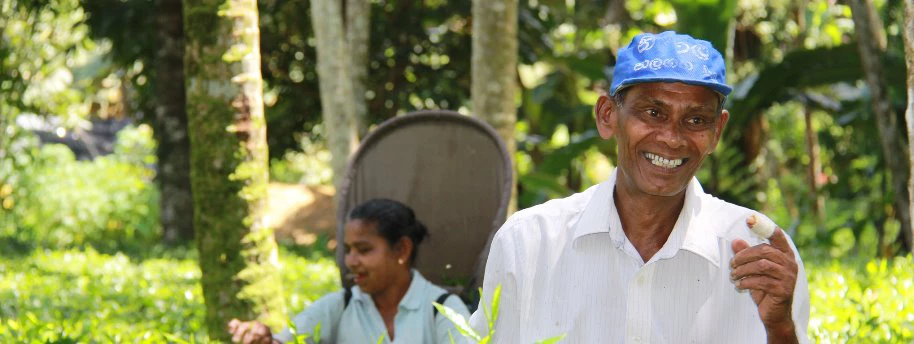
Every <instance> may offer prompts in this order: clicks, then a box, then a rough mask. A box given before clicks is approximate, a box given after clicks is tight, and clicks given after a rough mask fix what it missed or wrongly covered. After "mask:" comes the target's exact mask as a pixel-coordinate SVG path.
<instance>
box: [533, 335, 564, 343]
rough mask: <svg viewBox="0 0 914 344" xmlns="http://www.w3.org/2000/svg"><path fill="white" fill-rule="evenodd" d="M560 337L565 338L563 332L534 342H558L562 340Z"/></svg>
mask: <svg viewBox="0 0 914 344" xmlns="http://www.w3.org/2000/svg"><path fill="white" fill-rule="evenodd" d="M562 339H565V334H564V333H563V334H561V335H558V336H555V337H552V338H548V339H543V340H539V341H537V342H536V344H554V343H558V342H559V341H560V340H562Z"/></svg>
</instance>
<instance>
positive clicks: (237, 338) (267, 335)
mask: <svg viewBox="0 0 914 344" xmlns="http://www.w3.org/2000/svg"><path fill="white" fill-rule="evenodd" d="M228 331H229V333H231V334H232V343H243V344H274V343H277V344H278V343H279V341H278V340H275V339H273V334H272V333H271V332H270V328H269V327H267V325H264V324H262V323H260V322H258V321H241V320H238V319H232V320H231V321H229V323H228Z"/></svg>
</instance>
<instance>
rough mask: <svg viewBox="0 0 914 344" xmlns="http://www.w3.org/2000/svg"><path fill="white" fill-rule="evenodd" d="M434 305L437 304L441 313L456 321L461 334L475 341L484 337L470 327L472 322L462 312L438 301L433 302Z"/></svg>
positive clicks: (455, 325)
mask: <svg viewBox="0 0 914 344" xmlns="http://www.w3.org/2000/svg"><path fill="white" fill-rule="evenodd" d="M432 305H434V306H435V309H437V310H438V313H441V315H444V317H445V318H447V319H448V320H450V321H451V322H452V323H454V327H456V328H457V331H458V332H460V335H462V336H464V337H467V338H470V339H473V340H475V341H480V340H481V339H482V338H481V337H480V336H479V334H477V333H476V331H474V330H473V328H472V327H470V324H469V323H468V322H467V319H466V318H464V317H463V315H460V313H457V312H455V311H454V310H453V309H451V308H450V307H448V306H445V305H442V304H440V303H437V302H432Z"/></svg>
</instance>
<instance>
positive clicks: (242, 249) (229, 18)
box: [184, 0, 285, 341]
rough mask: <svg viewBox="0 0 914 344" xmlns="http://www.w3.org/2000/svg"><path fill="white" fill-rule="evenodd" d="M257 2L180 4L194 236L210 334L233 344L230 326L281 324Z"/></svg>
mask: <svg viewBox="0 0 914 344" xmlns="http://www.w3.org/2000/svg"><path fill="white" fill-rule="evenodd" d="M257 21H258V13H257V3H256V2H255V1H254V0H229V1H228V2H226V1H225V0H188V1H185V2H184V28H185V40H186V50H185V60H184V62H185V76H186V88H187V115H188V123H189V128H190V142H191V156H190V158H191V166H192V170H191V185H192V188H193V199H194V228H196V229H197V233H196V237H197V247H198V249H199V254H200V270H201V271H202V278H201V284H202V287H203V297H204V301H205V303H206V326H207V328H208V329H209V336H210V339H213V340H221V341H228V340H229V339H230V338H229V337H228V336H227V332H226V331H225V326H226V323H227V322H228V321H229V320H230V319H232V318H241V319H254V318H256V319H258V320H261V321H264V322H265V323H267V324H268V325H271V326H274V327H279V326H280V325H282V324H283V323H284V322H283V320H284V319H285V314H284V307H283V292H282V283H281V282H282V281H281V279H280V276H279V272H278V266H277V263H278V261H277V252H276V242H275V241H274V240H273V231H272V230H271V229H269V228H267V227H266V226H265V225H264V210H265V209H264V207H265V204H266V190H267V181H268V173H267V143H266V124H265V122H264V117H263V80H262V79H261V74H260V42H259V41H260V32H259V29H258V22H257Z"/></svg>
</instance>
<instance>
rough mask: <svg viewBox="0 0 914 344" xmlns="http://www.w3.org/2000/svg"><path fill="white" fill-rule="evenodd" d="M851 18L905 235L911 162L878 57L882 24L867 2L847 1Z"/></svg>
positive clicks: (882, 47)
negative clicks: (902, 139) (899, 130)
mask: <svg viewBox="0 0 914 344" xmlns="http://www.w3.org/2000/svg"><path fill="white" fill-rule="evenodd" d="M849 3H850V5H851V10H852V12H853V19H854V26H855V29H854V32H855V33H856V35H857V47H858V49H859V51H860V61H861V62H862V64H863V71H864V73H865V74H866V82H867V85H868V86H869V88H870V94H871V95H872V103H873V112H874V113H875V114H876V125H877V127H878V129H879V140H880V143H881V145H882V156H883V158H884V159H885V162H886V166H887V167H888V168H889V171H890V172H891V178H892V189H893V190H894V193H893V195H894V203H895V211H896V213H897V214H898V220H899V221H901V228H902V231H904V232H911V228H912V226H911V202H910V199H909V196H908V178H910V172H911V171H910V170H909V168H910V167H909V166H910V161H909V156H908V154H906V153H903V152H907V151H908V150H907V148H905V147H904V142H902V141H901V138H900V137H899V135H898V129H897V128H898V120H897V119H896V117H895V112H894V111H893V110H892V105H891V102H890V99H889V94H888V90H887V89H886V88H887V87H886V85H887V84H888V83H887V82H886V80H885V76H884V74H883V70H882V61H881V56H883V55H884V54H885V45H886V38H885V33H884V32H883V28H882V22H881V20H879V15H878V14H877V13H876V11H875V9H874V8H873V4H872V2H871V1H870V0H851V1H849Z"/></svg>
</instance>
